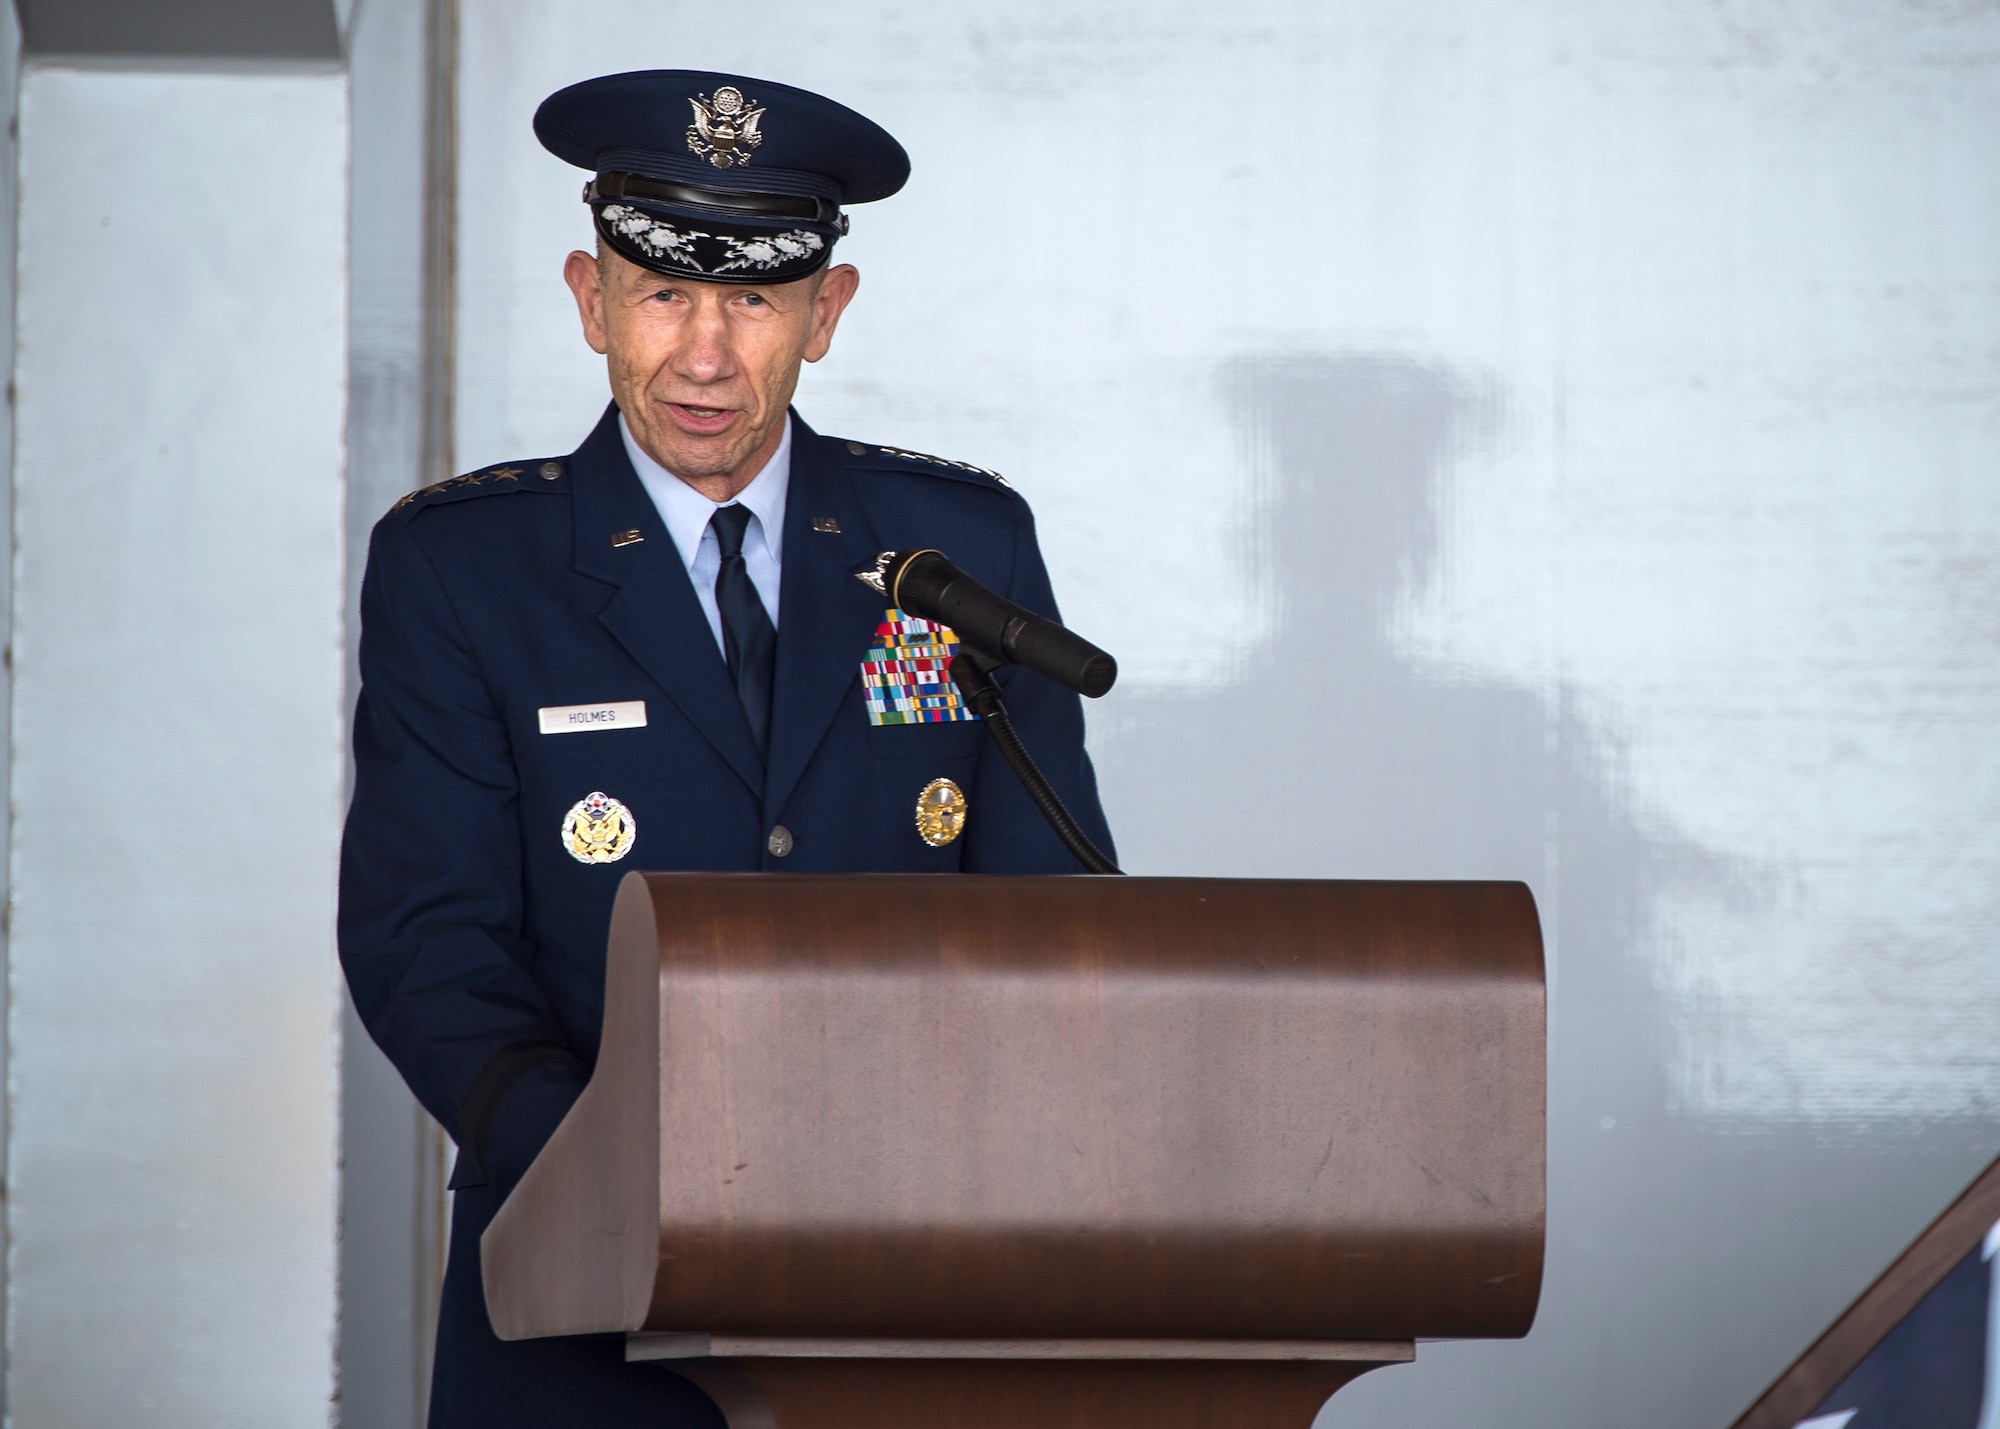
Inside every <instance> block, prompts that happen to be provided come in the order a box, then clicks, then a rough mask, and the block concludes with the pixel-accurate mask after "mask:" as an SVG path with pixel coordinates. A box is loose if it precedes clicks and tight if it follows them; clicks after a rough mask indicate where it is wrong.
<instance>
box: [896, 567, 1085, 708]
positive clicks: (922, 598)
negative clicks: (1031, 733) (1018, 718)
mask: <svg viewBox="0 0 2000 1429" xmlns="http://www.w3.org/2000/svg"><path fill="white" fill-rule="evenodd" d="M882 585H883V589H884V592H885V593H886V594H887V595H888V596H889V600H890V603H891V604H892V605H894V606H895V607H896V609H898V610H900V611H902V612H903V613H904V614H906V615H914V616H917V617H918V618H919V619H922V620H932V621H936V622H937V623H938V624H940V625H947V626H950V627H951V630H952V633H953V634H955V635H956V636H958V639H959V642H960V643H961V644H963V645H966V646H968V647H970V648H971V649H973V650H975V651H977V652H978V653H979V654H980V655H983V656H985V657H986V658H987V659H988V660H990V661H992V662H994V663H995V664H1001V665H1025V666H1027V667H1028V668H1029V669H1030V670H1033V671H1034V672H1035V673H1036V674H1038V675H1040V676H1042V677H1043V678H1044V679H1048V680H1053V681H1055V682H1056V683H1057V684H1059V685H1061V686H1063V687H1064V688H1065V689H1071V690H1075V691H1076V692H1077V693H1078V694H1082V695H1087V696H1089V697H1090V698H1091V699H1097V698H1098V697H1100V696H1101V695H1103V694H1104V693H1105V692H1106V691H1107V690H1109V689H1110V688H1111V685H1112V682H1113V681H1115V680H1116V679H1117V678H1118V662H1117V661H1116V660H1114V659H1112V658H1111V656H1109V655H1107V654H1106V653H1105V652H1104V651H1102V650H1100V649H1098V648H1097V647H1096V646H1095V645H1092V644H1091V643H1090V642H1089V641H1088V640H1085V639H1084V638H1083V637H1082V636H1080V635H1075V634H1072V633H1071V632H1070V631H1068V630H1065V629H1064V628H1063V627H1062V626H1060V625H1058V624H1056V623H1055V622H1054V621H1053V620H1049V619H1047V618H1046V617H1044V616H1040V615H1036V614H1035V613H1034V612H1033V611H1031V610H1027V609H1025V608H1023V607H1021V606H1018V605H1016V604H1014V602H1013V601H1011V600H1008V599H1007V598H1006V597H1005V596H1002V595H998V594H996V593H994V592H993V591H990V590H988V589H987V588H986V587H985V586H983V585H981V584H980V583H979V582H978V581H976V580H974V579H973V578H972V577H971V576H968V575H967V574H966V573H965V572H964V571H962V570H960V569H959V568H958V567H957V566H956V565H954V564H953V563H952V561H951V558H950V557H948V556H946V555H945V554H944V552H942V551H934V550H929V549H923V550H915V551H907V552H904V551H898V552H896V553H895V554H894V555H892V556H891V557H890V558H889V559H888V560H887V561H886V562H884V563H883V567H882Z"/></svg>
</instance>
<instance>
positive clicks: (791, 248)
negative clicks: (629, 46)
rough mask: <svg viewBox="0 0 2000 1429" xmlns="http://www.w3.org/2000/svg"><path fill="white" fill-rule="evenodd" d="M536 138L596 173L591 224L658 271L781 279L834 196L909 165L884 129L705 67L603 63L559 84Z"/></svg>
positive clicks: (883, 181)
mask: <svg viewBox="0 0 2000 1429" xmlns="http://www.w3.org/2000/svg"><path fill="white" fill-rule="evenodd" d="M535 137H536V138H538V139H540V140H541V141H542V145H543V147H545V148H546V149H548V151H549V152H550V153H552V154H554V155H555V156H556V157H557V158H559V159H562V160H564V161H566V162H568V163H571V164H575V165H576V166H577V167H578V168H581V169H589V170H591V171H593V172H594V173H595V175H596V177H595V178H593V179H592V180H591V181H590V183H589V184H587V185H586V186H585V187H584V191H583V201H584V202H585V203H587V204H589V205H590V209H591V213H592V215H593V216H594V218H595V219H596V223H597V232H598V234H599V236H600V237H601V238H602V239H603V240H604V242H605V243H606V244H607V245H608V246H610V247H611V248H612V249H613V250H614V251H615V252H617V253H620V254H622V255H623V256H624V257H626V258H629V259H631V260H632V261H633V262H634V263H637V264H639V265H641V266H642V267H646V268H650V269H652V270H653V271H655V272H658V273H671V274H675V275H677V276H680V277H686V278H698V279H701V280H703V281H704V282H710V283H789V282H791V281H793V280H794V279H796V278H803V277H805V276H807V275H808V274H810V273H814V272H817V271H818V270H819V269H820V268H821V267H822V266H824V265H825V263H826V261H827V260H828V258H830V257H831V256H832V254H833V245H834V243H835V242H836V241H837V240H838V239H839V238H840V236H841V235H842V234H844V233H846V232H847V215H846V214H845V213H844V212H842V211H841V205H843V204H849V203H868V202H870V201H872V200H874V199H880V198H887V197H889V195H890V194H893V193H895V192H896V190H898V189H900V188H901V187H902V186H903V182H904V180H906V179H908V178H909V176H910V156H909V155H908V154H906V153H904V152H903V146H902V145H901V144H898V143H897V142H896V141H895V139H894V138H892V137H891V136H890V135H889V132H888V131H887V130H885V129H884V128H882V126H881V125H879V124H877V123H875V122H874V121H873V120H871V119H866V118H864V117H863V116H861V115H859V114H856V113H855V112H854V111H853V110H852V109H849V108H848V107H847V106H846V105H844V104H836V103H834V102H833V101H832V100H831V99H827V98H824V97H822V96H820V95H817V94H811V93H808V92H807V91H805V90H803V89H793V88H792V87H791V86H790V85H785V84H773V83H772V82H771V81H769V80H762V79H750V78H748V77H746V76H744V75H735V74H711V73H708V72H707V71H703V70H684V69H653V70H637V71H634V72H632V73H630V74H609V75H605V76H603V77H602V78H599V79H587V80H585V81H584V82H583V83H581V84H573V85H571V86H570V87H569V88H568V89H563V90H558V91H557V92H556V93H554V94H552V95H550V96H549V97H548V98H547V99H545V100H543V101H542V107H541V108H540V109H538V110H536V111H535Z"/></svg>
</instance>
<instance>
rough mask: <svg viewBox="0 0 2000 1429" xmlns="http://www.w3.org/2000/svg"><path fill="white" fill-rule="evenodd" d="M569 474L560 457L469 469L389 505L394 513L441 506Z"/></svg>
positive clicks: (543, 482) (554, 479)
mask: <svg viewBox="0 0 2000 1429" xmlns="http://www.w3.org/2000/svg"><path fill="white" fill-rule="evenodd" d="M568 474H569V468H568V466H566V465H565V464H564V463H563V462H561V461H557V460H553V459H552V460H549V461H529V462H508V463H504V464H502V465H500V466H489V467H483V468H481V469H480V470H478V471H468V472H466V473H465V475H463V476H454V477H450V478H448V479H447V480H444V481H436V482H432V483H431V484H430V485H429V486H420V487H418V488H417V489H416V490H415V491H412V492H410V493H409V494H408V495H406V496H404V497H402V498H401V499H400V500H398V501H397V502H396V504H395V505H394V506H391V507H390V508H389V512H390V514H391V515H394V514H395V513H396V512H399V511H404V510H407V509H408V508H410V507H412V506H418V507H422V506H439V505H443V504H444V503H445V502H448V501H458V500H462V499H464V498H465V497H468V496H491V495H492V494H493V493H494V492H497V491H524V490H533V489H534V488H535V487H541V486H544V484H545V483H549V484H553V483H555V482H559V481H561V480H562V479H563V477H565V476H567V475H568Z"/></svg>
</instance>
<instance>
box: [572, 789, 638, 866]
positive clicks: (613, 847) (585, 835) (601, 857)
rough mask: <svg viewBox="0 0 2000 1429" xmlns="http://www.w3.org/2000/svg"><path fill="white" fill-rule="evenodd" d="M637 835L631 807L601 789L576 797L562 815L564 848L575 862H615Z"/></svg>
mask: <svg viewBox="0 0 2000 1429" xmlns="http://www.w3.org/2000/svg"><path fill="white" fill-rule="evenodd" d="M638 837H639V825H638V822H637V821H636V820H635V819H633V817H632V811H631V810H630V809H628V808H626V807H625V806H624V805H623V804H621V803H619V802H618V801H617V800H616V799H614V798H612V797H611V796H610V795H609V794H606V793H604V792H602V791H601V790H599V791H593V792H592V793H590V794H587V795H585V796H584V797H583V798H581V799H578V800H577V801H576V803H574V804H572V805H571V806H570V811H569V813H567V814H565V815H564V816H563V823H562V844H563V849H564V850H565V851H566V852H567V853H568V854H569V856H570V857H571V858H573V859H575V860H576V861H577V862H578V863H616V862H618V860H619V859H621V858H623V857H625V855H626V854H628V853H630V852H631V851H632V843H633V841H634V840H635V839H637V838H638Z"/></svg>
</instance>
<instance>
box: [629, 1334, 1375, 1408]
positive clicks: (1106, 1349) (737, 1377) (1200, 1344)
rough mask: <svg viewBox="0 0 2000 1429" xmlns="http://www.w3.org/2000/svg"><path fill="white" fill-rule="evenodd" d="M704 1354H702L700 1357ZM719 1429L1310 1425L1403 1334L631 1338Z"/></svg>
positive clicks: (634, 1351) (632, 1350) (639, 1355)
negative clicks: (710, 1402)
mask: <svg viewBox="0 0 2000 1429" xmlns="http://www.w3.org/2000/svg"><path fill="white" fill-rule="evenodd" d="M703 1351H706V1353H703ZM625 1357H626V1358H627V1359H628V1360H653V1361H656V1362H658V1363H659V1364H660V1365H661V1367H662V1368H665V1369H670V1370H672V1371H673V1372H675V1373H677V1374H680V1375H683V1376H685V1377H686V1378H688V1379H690V1380H692V1381H693V1382H694V1383H695V1384H697V1385H699V1386H700V1387H701V1388H702V1389H703V1390H704V1391H706V1392H707V1394H708V1395H709V1397H710V1398H712V1399H714V1400H715V1402H716V1403H717V1404H718V1405H720V1406H721V1408H722V1411H723V1414H724V1416H725V1417H726V1418H727V1420H728V1422H729V1429H1023V1426H1034V1429H1238V1426H1240V1429H1311V1425H1312V1422H1313V1418H1314V1416H1315V1415H1317V1414H1318V1413H1319V1410H1320V1407H1321V1406H1322V1405H1324V1404H1325V1403H1326V1401H1327V1399H1328V1398H1330V1397H1331V1396H1332V1394H1333V1393H1334V1391H1335V1390H1337V1389H1339V1388H1340V1387H1341V1386H1342V1385H1344V1384H1346V1383H1348V1382H1349V1381H1350V1380H1353V1379H1356V1378H1358V1377H1360V1376H1361V1375H1363V1374H1366V1373H1367V1372H1368V1371H1369V1370H1371V1369H1375V1368H1377V1367H1379V1366H1381V1365H1385V1364H1402V1363H1407V1362H1408V1361H1409V1360H1411V1359H1413V1358H1414V1357H1415V1351H1414V1346H1413V1345H1412V1344H1411V1342H1409V1341H1407V1340H1364V1341H1227V1342H1224V1341H1206V1340H974V1341H964V1340H959V1341H953V1340H861V1339H855V1340H830V1339H817V1340H816V1339H788V1338H777V1337H764V1336H748V1335H714V1336H709V1335H648V1334H638V1335H630V1336H628V1337H627V1338H626V1350H625Z"/></svg>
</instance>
